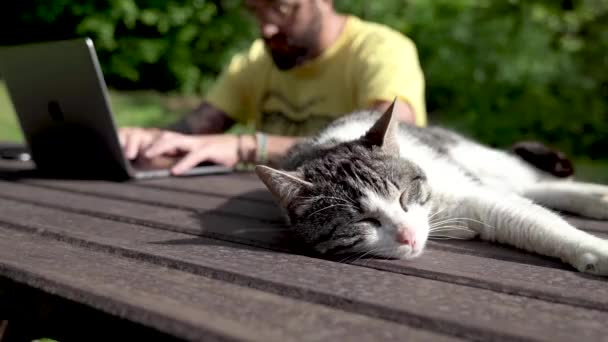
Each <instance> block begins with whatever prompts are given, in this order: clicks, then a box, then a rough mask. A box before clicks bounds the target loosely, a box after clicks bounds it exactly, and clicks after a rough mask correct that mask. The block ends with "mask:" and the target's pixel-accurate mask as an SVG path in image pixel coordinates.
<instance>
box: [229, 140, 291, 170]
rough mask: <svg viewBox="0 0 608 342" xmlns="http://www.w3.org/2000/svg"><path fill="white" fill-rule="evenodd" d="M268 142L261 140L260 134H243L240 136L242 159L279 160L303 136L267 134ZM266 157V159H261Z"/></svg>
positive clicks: (246, 160) (256, 160) (269, 161)
mask: <svg viewBox="0 0 608 342" xmlns="http://www.w3.org/2000/svg"><path fill="white" fill-rule="evenodd" d="M265 137H266V142H263V141H260V139H259V138H261V137H260V136H256V135H243V136H241V137H240V147H239V148H240V154H241V159H242V161H245V162H250V163H264V162H266V163H271V164H272V163H273V162H276V161H277V160H279V159H280V158H281V157H282V156H284V155H285V153H287V151H288V150H289V149H290V148H291V147H292V146H293V145H295V144H296V143H297V142H299V141H300V140H301V139H302V138H300V137H290V136H280V135H266V136H265ZM261 159H265V160H261Z"/></svg>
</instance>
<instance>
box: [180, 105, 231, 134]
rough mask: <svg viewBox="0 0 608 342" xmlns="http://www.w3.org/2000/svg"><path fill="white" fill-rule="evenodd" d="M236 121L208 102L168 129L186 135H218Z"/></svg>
mask: <svg viewBox="0 0 608 342" xmlns="http://www.w3.org/2000/svg"><path fill="white" fill-rule="evenodd" d="M233 124H234V120H232V119H231V118H229V117H228V116H227V115H226V113H224V112H222V111H221V110H219V109H217V108H215V107H213V106H212V105H210V104H209V103H207V102H204V103H202V104H201V105H200V106H199V107H198V108H196V109H195V110H193V111H192V112H191V113H189V114H188V115H186V116H185V117H183V118H182V119H181V120H179V121H178V122H176V123H174V124H173V125H171V126H169V127H168V129H169V130H172V131H176V132H179V133H184V134H217V133H222V132H224V131H226V130H227V129H228V128H230V127H231V126H232V125H233Z"/></svg>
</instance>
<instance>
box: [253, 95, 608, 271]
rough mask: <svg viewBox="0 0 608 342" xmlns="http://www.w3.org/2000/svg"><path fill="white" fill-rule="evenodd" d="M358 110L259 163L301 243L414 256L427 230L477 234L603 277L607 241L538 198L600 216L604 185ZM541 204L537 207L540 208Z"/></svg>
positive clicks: (606, 214)
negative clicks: (279, 158)
mask: <svg viewBox="0 0 608 342" xmlns="http://www.w3.org/2000/svg"><path fill="white" fill-rule="evenodd" d="M393 107H394V106H391V107H390V108H389V109H388V110H387V111H386V112H385V113H384V114H383V115H381V116H380V115H379V114H377V113H372V112H358V113H354V114H351V115H349V116H346V117H343V118H341V119H338V120H337V121H335V122H333V123H332V124H330V125H329V126H328V127H327V128H326V129H324V130H323V131H322V132H320V133H319V134H318V135H317V136H315V137H312V138H309V139H307V140H305V141H303V142H301V143H299V144H298V145H296V146H294V147H293V148H292V149H291V150H290V152H289V153H288V154H287V156H286V157H285V158H284V160H283V162H282V165H281V168H282V169H284V170H276V169H273V168H270V167H267V166H257V167H256V173H257V174H258V176H259V178H260V179H261V180H262V181H263V182H264V184H265V185H266V186H267V187H268V189H269V190H270V191H271V193H272V194H273V195H274V197H275V199H276V200H277V202H278V203H279V204H280V206H281V207H282V208H283V209H284V211H285V213H286V216H287V218H288V221H289V224H290V225H291V227H292V228H293V231H294V232H295V233H296V235H297V236H298V238H299V239H300V240H301V241H303V242H304V244H305V245H306V246H308V247H309V248H312V249H313V250H314V251H316V252H318V253H321V254H326V255H330V254H350V253H356V254H366V255H375V256H380V257H389V258H402V259H411V258H414V257H417V256H419V255H420V254H421V253H422V252H423V250H424V247H425V243H426V241H427V239H429V238H455V239H471V238H474V237H476V236H479V237H480V238H481V239H484V240H488V241H497V242H501V243H505V244H509V245H512V246H515V247H518V248H523V249H525V250H528V251H532V252H536V253H539V254H543V255H547V256H552V257H557V258H560V259H562V260H563V261H565V262H567V263H569V264H571V265H572V266H574V267H575V268H576V269H578V270H579V271H582V272H587V273H592V274H598V275H608V241H604V240H602V239H600V238H597V237H594V236H592V235H590V234H588V233H586V232H583V231H581V230H578V229H576V228H575V227H573V226H571V225H570V224H569V223H567V222H566V221H565V220H563V219H562V218H560V217H559V216H558V215H556V214H555V213H553V212H552V211H550V210H548V209H545V208H544V207H548V208H553V209H558V210H564V211H568V212H572V213H576V214H579V215H582V216H586V217H590V218H595V219H608V186H604V185H596V184H589V183H580V182H574V181H571V180H565V179H561V178H556V177H554V176H552V175H549V174H547V173H544V172H542V171H540V170H538V169H536V168H534V167H532V166H530V165H529V164H526V162H525V161H523V160H522V159H520V158H517V157H515V156H513V155H511V154H508V153H506V152H503V151H499V150H496V149H492V148H488V147H485V146H483V145H480V144H478V143H476V142H473V141H471V140H469V139H467V138H464V137H462V136H460V135H458V134H456V133H454V132H451V131H448V130H445V129H441V128H419V127H413V126H409V125H404V124H402V125H399V124H398V122H397V121H396V120H397V119H396V117H395V115H394V114H393ZM543 206H544V207H543Z"/></svg>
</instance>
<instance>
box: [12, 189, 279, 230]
mask: <svg viewBox="0 0 608 342" xmlns="http://www.w3.org/2000/svg"><path fill="white" fill-rule="evenodd" d="M21 182H22V183H26V184H32V185H36V186H40V187H45V188H49V189H57V190H64V191H69V192H71V193H76V194H85V195H93V196H102V197H104V198H110V199H119V200H128V201H129V202H134V203H142V204H151V205H157V206H163V207H165V208H175V209H184V210H192V211H197V212H204V211H207V210H210V209H218V210H219V211H220V212H222V213H226V214H230V215H233V216H234V215H236V216H243V217H247V218H254V219H257V220H262V221H281V214H280V210H279V209H278V207H277V206H276V204H274V203H273V202H271V201H272V198H271V196H270V193H269V192H268V191H266V190H259V192H260V193H259V194H257V195H253V197H258V198H265V201H257V200H251V196H249V195H245V196H243V194H242V193H241V194H239V195H234V196H233V197H232V198H230V201H229V202H230V205H229V206H228V205H225V204H226V203H227V201H226V196H219V195H217V194H213V193H210V194H202V193H199V194H195V193H191V192H181V191H173V190H162V189H158V188H156V187H142V186H136V185H135V183H115V182H103V181H87V182H83V181H73V180H53V181H49V180H40V179H29V180H22V181H21ZM225 182H226V181H224V183H225Z"/></svg>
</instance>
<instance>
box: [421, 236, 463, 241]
mask: <svg viewBox="0 0 608 342" xmlns="http://www.w3.org/2000/svg"><path fill="white" fill-rule="evenodd" d="M429 239H432V240H468V239H467V238H464V237H458V236H451V235H429Z"/></svg>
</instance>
